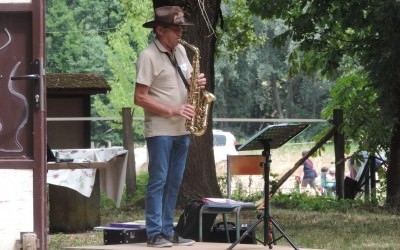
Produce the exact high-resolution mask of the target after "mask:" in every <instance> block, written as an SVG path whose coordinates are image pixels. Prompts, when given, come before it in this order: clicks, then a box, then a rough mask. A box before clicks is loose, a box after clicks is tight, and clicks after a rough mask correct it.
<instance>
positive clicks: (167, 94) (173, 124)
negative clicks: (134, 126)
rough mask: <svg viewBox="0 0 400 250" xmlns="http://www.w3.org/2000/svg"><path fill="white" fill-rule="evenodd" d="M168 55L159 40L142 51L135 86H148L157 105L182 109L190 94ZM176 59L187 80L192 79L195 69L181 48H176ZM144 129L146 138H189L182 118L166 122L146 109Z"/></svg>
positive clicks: (169, 119)
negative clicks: (161, 104) (183, 136)
mask: <svg viewBox="0 0 400 250" xmlns="http://www.w3.org/2000/svg"><path fill="white" fill-rule="evenodd" d="M167 51H168V50H167V49H166V48H165V47H164V46H163V45H162V44H161V43H160V42H159V41H158V40H154V41H153V42H151V44H150V45H149V46H148V47H147V48H146V49H144V50H143V52H142V53H141V54H140V55H139V58H138V61H137V65H136V83H139V84H144V85H146V86H149V87H150V89H149V95H150V96H151V97H153V98H154V99H155V100H156V101H157V102H160V103H163V104H165V105H170V106H180V105H182V104H184V103H186V101H187V100H186V99H187V90H186V88H185V84H184V83H183V81H182V79H181V77H180V76H179V73H178V71H177V70H176V69H175V67H174V66H173V65H172V63H171V61H170V60H169V58H168V56H167V54H165V53H164V52H167ZM174 56H175V58H176V60H177V62H178V65H179V66H180V68H181V70H182V72H183V74H184V75H185V77H186V79H189V78H190V74H191V72H192V70H193V68H192V66H191V64H190V61H189V59H188V58H187V55H186V50H185V48H184V47H183V46H182V45H181V44H178V46H177V47H176V48H175V51H174ZM144 126H145V129H144V134H145V137H152V136H161V135H167V136H176V135H184V134H188V131H186V128H185V118H183V117H180V116H173V117H168V118H166V117H162V116H159V115H157V114H154V113H152V112H149V111H148V110H146V109H145V110H144Z"/></svg>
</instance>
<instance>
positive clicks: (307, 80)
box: [213, 17, 331, 139]
mask: <svg viewBox="0 0 400 250" xmlns="http://www.w3.org/2000/svg"><path fill="white" fill-rule="evenodd" d="M252 20H253V25H254V28H255V32H256V35H257V37H260V38H261V39H260V40H259V41H258V43H257V44H255V45H252V46H250V47H248V48H244V49H242V51H241V52H239V53H238V54H235V56H233V57H232V56H231V54H230V51H229V48H228V47H225V46H224V45H223V44H222V45H220V46H219V50H220V51H221V52H222V53H219V54H218V57H217V59H216V63H215V86H216V88H215V93H216V96H217V97H218V98H217V100H216V101H215V106H214V110H213V115H214V117H246V118H319V113H320V110H321V109H322V107H323V105H324V104H325V102H326V101H325V100H326V98H327V96H328V93H329V89H330V86H331V82H328V81H325V80H322V79H321V78H320V77H319V76H318V75H312V74H311V73H309V74H308V75H306V74H305V73H303V72H302V73H300V74H299V72H298V73H297V74H296V75H295V76H293V77H291V78H289V77H288V75H289V65H288V63H289V61H288V59H287V56H288V55H289V53H290V51H291V46H292V45H291V43H290V41H289V40H286V43H285V44H284V46H281V47H277V46H275V45H274V43H272V42H271V41H273V38H275V37H277V36H279V35H280V34H281V33H282V32H284V30H286V27H285V26H284V24H283V22H282V21H280V20H271V21H265V20H261V19H259V18H256V17H252ZM263 38H268V40H264V39H263ZM227 62H228V63H227ZM238 100H245V102H242V101H238ZM259 127H260V124H256V123H253V124H251V123H240V124H239V123H236V124H218V128H221V129H226V130H230V131H232V132H233V133H234V134H235V136H236V137H237V138H239V139H240V138H248V137H249V136H251V135H252V134H253V133H254V131H257V130H258V129H259Z"/></svg>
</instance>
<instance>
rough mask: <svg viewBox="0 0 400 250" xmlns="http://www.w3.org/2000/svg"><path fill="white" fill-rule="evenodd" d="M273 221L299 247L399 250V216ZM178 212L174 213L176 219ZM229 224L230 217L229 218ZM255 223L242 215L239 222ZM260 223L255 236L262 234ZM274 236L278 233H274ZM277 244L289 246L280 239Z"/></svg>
mask: <svg viewBox="0 0 400 250" xmlns="http://www.w3.org/2000/svg"><path fill="white" fill-rule="evenodd" d="M271 213H272V215H273V217H274V219H275V220H276V221H277V222H278V223H279V224H280V225H281V226H282V227H283V229H284V231H285V233H286V234H287V235H288V236H289V238H290V239H291V240H292V241H293V242H294V243H295V244H296V245H297V246H299V247H307V248H319V249H400V237H399V235H400V234H399V233H400V217H399V216H398V215H393V214H388V213H386V212H374V213H371V212H357V211H352V212H348V213H339V212H313V211H296V210H291V209H277V208H272V209H271ZM179 214H180V212H179V211H178V212H177V215H178V216H179ZM143 218H144V216H143V210H135V211H126V210H117V209H107V210H104V211H102V224H103V225H105V224H108V223H110V222H127V221H134V220H143ZM232 221H234V220H233V218H232ZM255 221H257V219H256V218H255V215H254V214H250V213H249V214H246V215H245V217H244V218H243V219H242V222H243V223H252V222H255ZM261 225H262V224H260V226H259V228H257V229H258V230H257V235H262V227H261ZM276 235H278V233H276ZM102 244H103V235H102V233H101V232H96V231H90V232H86V233H79V234H54V235H49V249H51V250H58V249H62V248H63V247H66V246H84V245H102ZM278 245H289V244H288V242H287V241H286V240H285V239H284V238H282V239H280V240H279V241H278Z"/></svg>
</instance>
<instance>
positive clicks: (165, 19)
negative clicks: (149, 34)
mask: <svg viewBox="0 0 400 250" xmlns="http://www.w3.org/2000/svg"><path fill="white" fill-rule="evenodd" d="M156 25H181V26H188V25H193V23H190V22H187V21H186V20H185V17H184V14H183V10H182V8H181V7H179V6H162V7H158V8H156V9H155V10H154V20H153V21H150V22H147V23H144V24H143V27H145V28H154V27H155V26H156Z"/></svg>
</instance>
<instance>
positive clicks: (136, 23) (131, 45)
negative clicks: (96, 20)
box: [93, 1, 152, 140]
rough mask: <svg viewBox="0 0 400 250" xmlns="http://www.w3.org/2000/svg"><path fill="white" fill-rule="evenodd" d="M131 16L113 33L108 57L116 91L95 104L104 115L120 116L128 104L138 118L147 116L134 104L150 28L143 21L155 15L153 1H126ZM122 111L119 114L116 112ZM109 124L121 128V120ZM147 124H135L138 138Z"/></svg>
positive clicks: (112, 85) (95, 100) (113, 127)
mask: <svg viewBox="0 0 400 250" xmlns="http://www.w3.org/2000/svg"><path fill="white" fill-rule="evenodd" d="M124 6H125V8H126V9H127V15H126V16H125V18H124V19H123V21H122V22H121V23H120V24H119V25H118V26H117V27H116V31H115V32H113V33H112V34H110V35H109V37H108V39H109V47H108V49H107V58H108V59H107V60H108V64H109V65H110V71H111V73H112V75H113V77H112V78H111V79H109V81H108V82H109V84H110V85H111V87H112V90H111V91H110V92H109V93H107V95H106V97H105V98H102V97H95V99H94V102H93V107H94V108H95V110H96V112H97V114H98V115H100V116H104V117H114V116H120V115H121V110H122V108H124V107H132V108H133V112H134V114H133V116H134V117H143V110H142V109H141V108H138V107H135V106H134V105H133V91H134V88H133V86H134V85H135V79H136V70H135V63H136V60H137V55H138V53H139V52H140V51H141V50H143V48H144V47H145V46H146V45H147V41H148V36H149V29H145V28H143V27H142V24H143V23H144V22H145V21H146V20H148V19H149V16H150V15H151V14H152V8H151V1H143V2H141V3H140V4H139V3H136V4H135V5H132V4H131V3H130V2H125V5H124ZM116 114H118V115H116ZM108 126H110V128H112V129H116V130H117V131H119V130H120V129H121V122H118V121H117V122H109V123H108ZM142 133H143V125H142V123H141V122H138V123H135V124H134V137H135V139H136V140H142Z"/></svg>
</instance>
